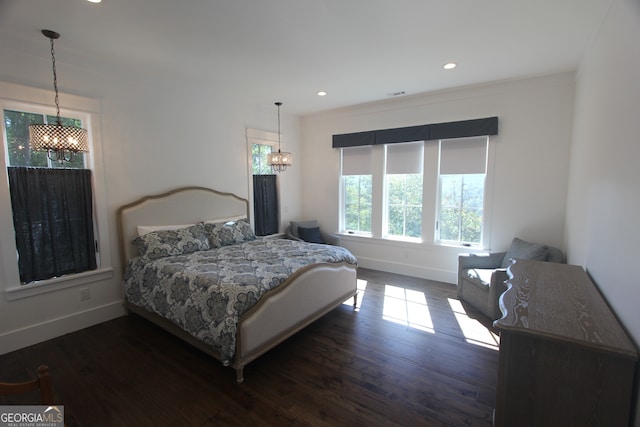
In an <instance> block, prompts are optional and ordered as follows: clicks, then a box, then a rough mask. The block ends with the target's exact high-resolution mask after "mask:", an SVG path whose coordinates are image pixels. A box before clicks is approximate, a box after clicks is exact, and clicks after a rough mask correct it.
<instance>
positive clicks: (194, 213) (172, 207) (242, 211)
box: [116, 187, 249, 269]
mask: <svg viewBox="0 0 640 427" xmlns="http://www.w3.org/2000/svg"><path fill="white" fill-rule="evenodd" d="M116 215H117V221H118V238H119V239H120V259H121V261H122V268H123V269H124V268H125V266H126V262H127V260H129V259H131V258H133V257H134V256H136V255H137V253H138V250H137V248H136V247H135V246H134V245H132V244H131V241H132V240H133V239H135V238H136V236H137V235H138V226H139V225H155V226H157V225H181V224H195V223H197V222H201V221H207V220H212V219H218V218H228V217H233V216H239V215H246V217H247V218H249V202H248V201H247V200H246V199H243V198H241V197H238V196H236V195H235V194H231V193H223V192H220V191H216V190H212V189H210V188H205V187H181V188H176V189H175V190H171V191H168V192H166V193H162V194H154V195H151V196H146V197H143V198H141V199H138V200H136V201H135V202H133V203H129V204H127V205H124V206H121V207H120V208H119V209H118V211H117V214H116Z"/></svg>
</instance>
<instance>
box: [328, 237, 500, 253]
mask: <svg viewBox="0 0 640 427" xmlns="http://www.w3.org/2000/svg"><path fill="white" fill-rule="evenodd" d="M336 235H337V236H339V237H340V239H342V240H345V241H349V240H351V241H354V242H357V241H375V242H379V243H381V244H389V245H393V246H414V247H415V246H432V247H440V248H448V249H451V250H458V251H460V250H463V251H465V252H475V253H477V252H486V251H488V249H487V248H483V247H482V246H476V245H471V246H466V245H463V244H462V243H460V244H456V243H452V242H424V241H421V240H419V239H413V238H408V239H401V238H389V237H386V238H385V237H373V236H371V235H370V234H356V233H336Z"/></svg>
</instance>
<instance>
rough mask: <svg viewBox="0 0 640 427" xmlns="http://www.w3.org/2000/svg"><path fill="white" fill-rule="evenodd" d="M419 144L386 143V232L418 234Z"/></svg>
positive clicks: (421, 154)
mask: <svg viewBox="0 0 640 427" xmlns="http://www.w3.org/2000/svg"><path fill="white" fill-rule="evenodd" d="M423 146H424V143H423V142H410V143H404V144H390V145H386V174H385V183H386V188H385V194H386V230H385V233H384V234H385V235H386V236H389V237H392V236H393V237H409V238H420V237H421V236H422V185H423V177H422V165H423V158H424V152H423Z"/></svg>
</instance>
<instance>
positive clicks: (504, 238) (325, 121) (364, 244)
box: [302, 73, 575, 283]
mask: <svg viewBox="0 0 640 427" xmlns="http://www.w3.org/2000/svg"><path fill="white" fill-rule="evenodd" d="M574 85H575V81H574V75H573V73H564V74H558V75H552V76H545V77H538V78H530V79H525V80H517V81H506V82H498V83H494V84H487V85H480V86H474V87H467V88H459V89H455V90H448V91H443V92H437V93H431V94H425V95H418V96H412V97H404V98H396V99H393V100H389V101H385V102H378V103H374V104H369V105H363V106H356V107H353V108H347V109H341V110H335V111H331V112H326V113H323V114H317V115H312V116H307V117H304V118H303V120H302V134H303V139H304V146H303V155H304V165H303V166H304V171H305V173H304V175H303V177H302V179H303V182H302V186H303V188H304V189H305V191H304V193H303V196H302V197H303V203H302V204H303V214H304V216H305V217H307V218H310V217H316V218H318V220H319V222H320V224H321V225H322V226H323V228H326V229H327V230H329V231H337V230H338V191H339V150H337V149H332V148H331V142H332V141H331V137H332V135H333V134H341V133H349V132H358V131H365V130H373V129H385V128H394V127H402V126H411V125H419V124H426V123H439V122H446V121H455V120H465V119H474V118H480V117H489V116H498V117H499V135H497V136H495V137H492V138H491V141H492V142H491V144H492V149H491V150H492V155H493V158H492V161H493V165H494V169H493V170H492V171H490V173H491V174H492V175H493V182H492V183H491V182H490V183H489V184H488V190H487V191H488V192H489V193H490V194H491V195H490V200H489V209H490V233H489V236H488V244H489V248H490V249H491V250H506V248H507V247H508V246H509V244H510V242H511V240H512V239H513V237H515V236H518V237H521V238H523V239H527V240H531V241H534V242H541V243H545V244H549V245H553V246H557V247H562V245H563V234H564V218H565V204H566V194H567V179H568V165H569V149H570V142H571V131H572V119H573V102H574ZM319 195H321V197H319ZM343 244H344V245H345V246H346V247H348V248H349V249H351V250H352V251H353V252H354V255H356V257H358V260H359V263H360V265H363V266H365V267H373V268H380V269H383V270H387V271H394V272H398V273H403V274H408V275H414V276H419V277H426V278H430V279H435V280H441V281H446V282H450V283H455V282H457V255H458V253H460V252H467V251H468V250H467V249H466V248H461V247H443V246H437V245H433V244H428V243H424V244H408V243H405V244H402V243H398V242H393V243H389V242H385V241H382V240H375V239H366V238H352V237H348V238H345V239H343Z"/></svg>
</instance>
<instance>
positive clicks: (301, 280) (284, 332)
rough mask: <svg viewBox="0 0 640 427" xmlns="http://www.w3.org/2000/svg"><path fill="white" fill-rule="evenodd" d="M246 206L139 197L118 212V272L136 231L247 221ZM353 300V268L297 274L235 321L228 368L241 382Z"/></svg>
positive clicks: (178, 195)
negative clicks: (252, 366)
mask: <svg viewBox="0 0 640 427" xmlns="http://www.w3.org/2000/svg"><path fill="white" fill-rule="evenodd" d="M248 210H249V203H248V201H247V200H246V199H243V198H240V197H238V196H236V195H234V194H231V193H222V192H219V191H216V190H212V189H209V188H204V187H182V188H177V189H175V190H172V191H169V192H166V193H162V194H156V195H152V196H147V197H143V198H141V199H139V200H136V201H135V202H133V203H130V204H128V205H125V206H122V207H120V208H119V209H118V211H117V220H118V235H119V238H120V254H121V258H122V266H123V269H124V268H125V267H126V265H127V260H129V259H131V258H133V257H134V256H136V255H137V249H136V247H135V246H134V245H132V244H131V241H132V240H133V239H134V238H135V237H136V236H137V235H138V234H137V226H138V225H146V226H152V225H155V226H157V225H181V224H185V225H186V224H194V223H197V222H200V221H206V220H211V219H219V218H228V217H234V216H238V215H246V216H247V218H249V212H248ZM350 297H353V305H354V308H355V307H356V303H357V283H356V267H355V266H353V265H350V264H347V263H340V264H330V263H324V264H316V265H311V266H308V267H305V268H302V269H300V270H298V271H297V272H296V273H294V274H293V275H292V276H291V277H289V278H288V279H287V280H286V281H285V282H284V283H283V284H282V285H280V286H278V287H277V288H275V289H272V290H271V291H269V292H267V293H266V294H264V296H263V297H262V298H261V299H260V301H258V303H257V304H256V305H254V306H253V307H252V308H251V309H250V310H249V311H247V312H246V313H245V314H244V315H243V316H242V317H241V318H240V320H239V321H238V329H237V335H236V350H235V355H234V359H233V362H232V363H231V366H232V367H233V368H234V369H235V370H236V379H237V381H238V382H239V383H241V382H242V381H244V374H243V369H244V367H245V365H247V364H248V363H249V362H251V361H252V360H254V359H255V358H257V357H258V356H260V355H261V354H263V353H265V352H266V351H268V350H269V349H271V348H273V347H275V346H276V345H278V344H279V343H281V342H282V341H284V340H285V339H287V338H289V337H290V336H291V335H293V334H295V333H296V332H298V331H300V330H301V329H303V328H304V327H306V326H307V325H309V324H311V323H312V322H314V321H316V320H317V319H319V318H320V317H322V316H323V315H325V314H326V313H328V312H329V311H331V310H333V309H334V308H336V307H338V306H339V305H340V304H342V303H343V302H344V301H346V300H347V299H349V298H350ZM125 307H126V308H127V309H128V310H129V311H131V312H134V313H136V314H138V315H140V316H142V317H144V318H146V319H148V320H150V321H151V322H153V323H155V324H156V325H158V326H160V327H162V328H164V329H166V330H167V331H169V332H171V333H172V334H174V335H176V336H178V337H180V338H182V339H183V340H185V341H187V342H188V343H190V344H192V345H194V346H195V347H197V348H199V349H200V350H202V351H204V352H206V353H207V354H209V355H211V356H213V357H215V358H216V359H218V360H221V358H220V354H219V353H218V352H217V351H216V350H215V349H214V348H212V347H210V346H208V345H207V344H205V343H203V342H202V341H200V340H198V339H196V338H194V337H193V336H192V335H190V334H189V333H187V332H185V331H183V330H182V329H180V328H179V327H178V326H177V325H175V324H174V323H173V322H171V321H169V320H167V319H165V318H163V317H160V316H158V315H156V314H154V313H150V312H148V311H146V310H144V309H141V308H140V307H137V306H135V305H133V304H130V303H128V302H126V301H125Z"/></svg>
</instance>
